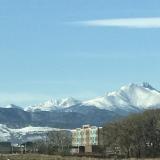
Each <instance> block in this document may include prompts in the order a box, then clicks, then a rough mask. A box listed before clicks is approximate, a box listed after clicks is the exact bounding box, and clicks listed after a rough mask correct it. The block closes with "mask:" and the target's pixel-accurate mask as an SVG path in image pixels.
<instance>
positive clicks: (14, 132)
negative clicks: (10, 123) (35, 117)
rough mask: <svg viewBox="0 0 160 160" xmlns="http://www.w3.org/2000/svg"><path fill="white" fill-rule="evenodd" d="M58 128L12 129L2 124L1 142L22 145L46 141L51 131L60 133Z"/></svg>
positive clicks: (0, 128) (0, 125)
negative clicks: (35, 141) (28, 142)
mask: <svg viewBox="0 0 160 160" xmlns="http://www.w3.org/2000/svg"><path fill="white" fill-rule="evenodd" d="M60 130H61V129H58V128H51V127H32V126H28V127H24V128H20V129H12V128H9V127H7V126H6V125H4V124H0V141H10V142H12V143H22V142H27V141H34V140H39V139H44V138H45V137H46V134H47V133H48V132H50V131H60Z"/></svg>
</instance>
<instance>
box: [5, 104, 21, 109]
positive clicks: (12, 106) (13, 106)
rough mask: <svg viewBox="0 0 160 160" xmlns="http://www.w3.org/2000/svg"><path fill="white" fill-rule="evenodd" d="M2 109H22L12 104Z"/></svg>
mask: <svg viewBox="0 0 160 160" xmlns="http://www.w3.org/2000/svg"><path fill="white" fill-rule="evenodd" d="M4 108H17V109H22V108H21V107H19V106H17V105H14V104H9V105H7V106H5V107H4Z"/></svg>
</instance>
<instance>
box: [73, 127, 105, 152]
mask: <svg viewBox="0 0 160 160" xmlns="http://www.w3.org/2000/svg"><path fill="white" fill-rule="evenodd" d="M101 129H102V127H96V126H90V125H83V126H82V128H76V129H74V130H72V146H73V147H75V148H76V147H77V148H78V151H77V152H78V153H79V152H80V149H81V148H84V149H83V150H84V152H92V151H93V146H98V145H100V131H101Z"/></svg>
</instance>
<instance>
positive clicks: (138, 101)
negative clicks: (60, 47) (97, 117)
mask: <svg viewBox="0 0 160 160" xmlns="http://www.w3.org/2000/svg"><path fill="white" fill-rule="evenodd" d="M77 105H79V106H83V107H84V106H94V107H97V108H98V109H105V110H109V111H117V110H124V111H126V112H134V111H139V110H143V109H148V108H153V107H154V108H155V107H159V106H160V92H159V91H158V90H156V89H155V88H153V87H152V86H151V85H150V84H148V83H143V84H142V85H137V84H134V83H131V84H129V85H125V86H123V87H121V88H120V89H119V90H117V91H114V92H109V93H107V94H106V95H104V96H101V97H97V98H93V99H90V100H86V101H78V100H76V99H74V98H65V99H61V100H54V101H53V100H50V101H47V102H45V103H41V104H38V105H34V106H29V107H26V108H25V111H31V112H32V111H54V110H59V109H61V110H66V111H67V112H69V111H70V112H71V111H74V108H73V107H74V106H77ZM72 106H73V107H72ZM70 107H71V108H72V109H70ZM76 109H77V108H76ZM83 110H84V108H83Z"/></svg>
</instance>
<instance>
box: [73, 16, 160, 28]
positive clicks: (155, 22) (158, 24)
mask: <svg viewBox="0 0 160 160" xmlns="http://www.w3.org/2000/svg"><path fill="white" fill-rule="evenodd" d="M75 24H79V25H83V26H89V27H126V28H160V17H150V18H119V19H97V20H88V21H79V22H75Z"/></svg>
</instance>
